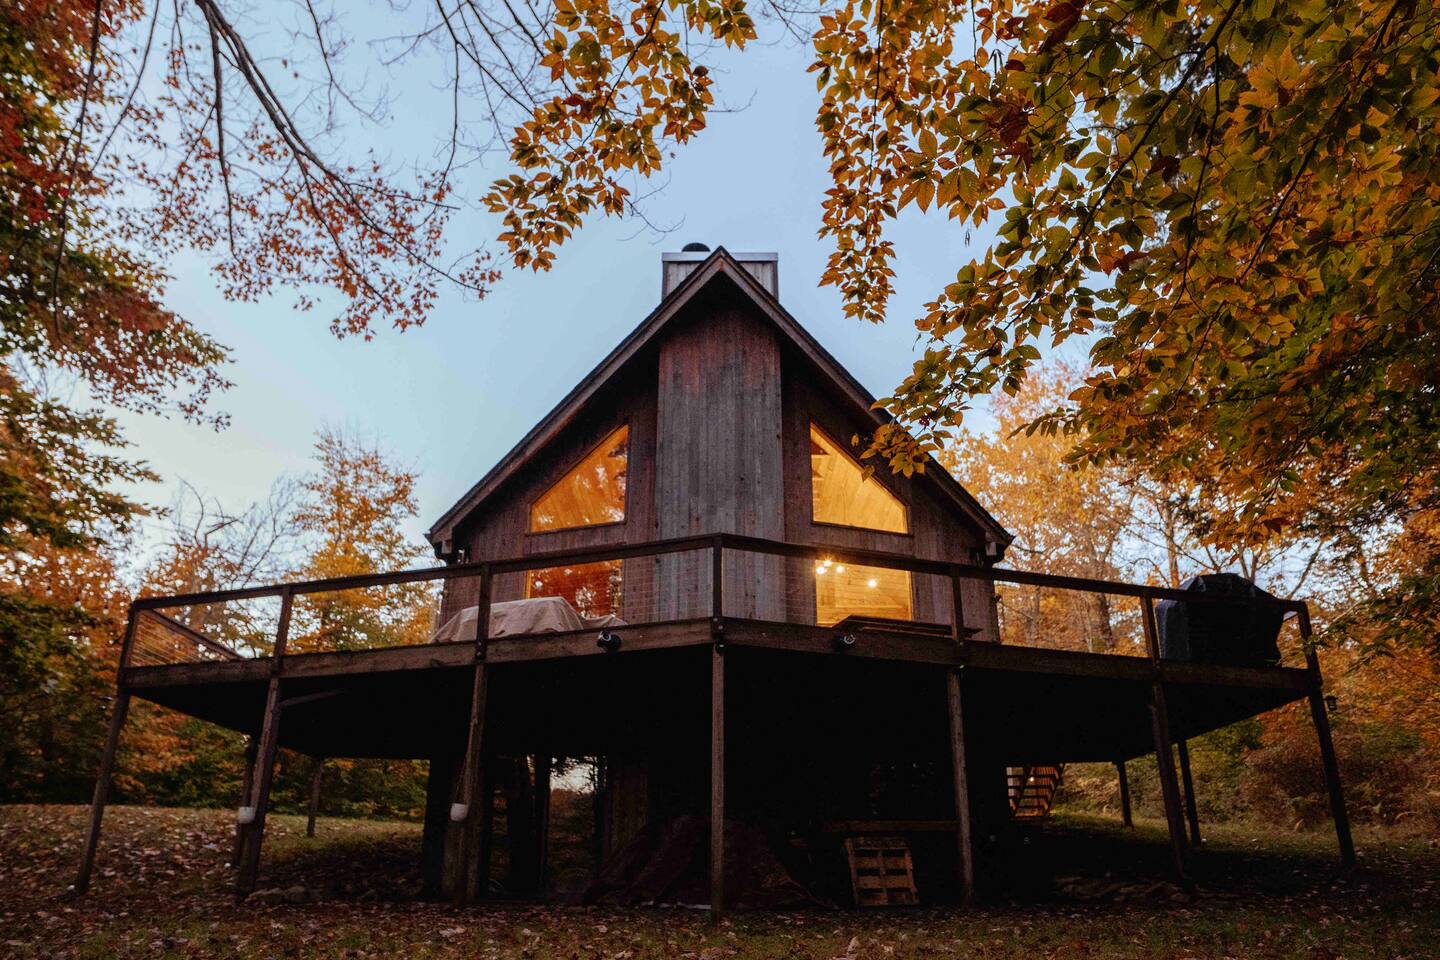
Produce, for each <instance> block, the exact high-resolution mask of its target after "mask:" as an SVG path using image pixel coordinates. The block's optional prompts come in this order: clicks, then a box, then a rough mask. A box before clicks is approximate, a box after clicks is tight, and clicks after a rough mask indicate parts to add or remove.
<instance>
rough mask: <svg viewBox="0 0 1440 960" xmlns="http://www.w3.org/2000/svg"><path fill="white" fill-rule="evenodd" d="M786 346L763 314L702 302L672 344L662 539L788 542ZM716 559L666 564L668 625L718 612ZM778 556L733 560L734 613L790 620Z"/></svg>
mask: <svg viewBox="0 0 1440 960" xmlns="http://www.w3.org/2000/svg"><path fill="white" fill-rule="evenodd" d="M780 394H781V383H780V344H779V342H778V339H777V337H776V334H775V331H774V330H773V329H772V328H771V327H770V326H769V325H768V324H766V323H765V322H764V321H763V320H762V319H761V318H760V317H758V316H756V315H755V314H754V312H753V310H752V309H751V308H748V307H747V306H745V305H743V304H741V303H736V302H734V301H733V300H730V299H728V298H724V297H719V298H716V299H715V300H701V301H700V302H698V303H697V304H696V305H695V309H694V310H693V312H692V313H691V314H690V315H689V316H686V317H682V318H680V319H679V320H677V321H676V323H675V326H673V327H672V328H671V329H670V330H669V331H667V335H666V337H665V338H664V340H663V341H662V343H661V344H660V356H659V391H658V399H657V424H658V429H657V438H658V439H657V446H656V463H655V516H656V521H657V532H658V534H659V536H660V538H662V539H664V538H668V537H683V536H693V535H696V534H707V533H737V534H744V535H747V536H756V537H768V538H772V539H780V538H782V537H783V536H784V532H785V520H784V514H783V510H784V505H783V502H782V498H783V492H784V479H783V472H782V468H781V451H780V433H781V428H780V424H781V399H780ZM710 562H711V560H710V557H708V556H702V555H684V556H678V557H662V558H659V562H658V564H657V569H658V571H659V575H660V580H659V584H660V595H659V600H660V611H659V612H660V616H661V617H662V618H667V619H668V618H670V617H692V616H708V615H709V614H710V605H711V604H710V599H711V591H710V584H711V572H710ZM781 566H782V564H781V563H780V561H779V560H778V559H777V558H772V557H757V556H750V555H741V556H734V557H731V558H730V559H729V560H728V561H727V563H726V569H725V583H724V588H725V590H724V593H725V606H726V609H725V613H726V614H727V615H729V616H741V617H772V618H776V619H779V618H780V616H781V614H782V613H783V602H784V593H783V585H782V582H781V578H780V577H779V572H780V569H781Z"/></svg>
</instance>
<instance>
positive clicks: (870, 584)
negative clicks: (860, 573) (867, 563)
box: [865, 577, 879, 590]
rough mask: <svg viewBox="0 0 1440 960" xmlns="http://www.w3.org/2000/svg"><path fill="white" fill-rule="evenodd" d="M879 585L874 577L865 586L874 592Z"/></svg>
mask: <svg viewBox="0 0 1440 960" xmlns="http://www.w3.org/2000/svg"><path fill="white" fill-rule="evenodd" d="M878 585H879V581H878V580H876V579H875V578H874V577H871V578H870V579H869V580H866V581H865V586H867V587H869V588H870V589H871V590H874V589H875V588H876V586H878Z"/></svg>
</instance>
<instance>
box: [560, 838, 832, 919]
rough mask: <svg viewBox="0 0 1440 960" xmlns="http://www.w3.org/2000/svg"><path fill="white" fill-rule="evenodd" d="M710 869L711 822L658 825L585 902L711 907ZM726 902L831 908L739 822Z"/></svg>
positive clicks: (610, 867)
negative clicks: (707, 904) (707, 905)
mask: <svg viewBox="0 0 1440 960" xmlns="http://www.w3.org/2000/svg"><path fill="white" fill-rule="evenodd" d="M709 863H710V822H709V821H708V820H707V819H705V818H704V817H697V816H682V817H674V818H672V819H670V820H666V821H664V822H662V823H658V824H656V823H652V824H650V825H649V826H648V827H646V828H645V829H644V830H642V831H640V833H639V834H638V835H637V836H636V837H635V839H634V840H631V841H630V842H629V843H628V844H626V845H625V846H624V847H623V848H621V849H620V850H619V851H617V852H616V853H615V855H614V856H613V857H611V858H610V861H609V862H608V863H607V864H605V867H604V868H603V869H602V870H601V871H600V873H599V875H598V876H596V877H595V880H594V882H593V883H592V884H591V885H590V889H589V890H588V891H587V892H586V894H585V900H586V902H588V903H602V904H611V905H616V906H638V905H642V904H655V903H659V904H688V905H700V904H706V903H709V902H710V892H709V876H710V873H709V869H710V868H709ZM725 902H726V903H727V904H730V905H731V906H736V907H763V908H768V909H785V908H793V907H813V906H828V904H826V903H825V901H823V900H821V899H819V898H817V897H816V896H815V895H814V894H812V893H811V892H810V890H809V889H807V888H806V886H805V885H804V884H802V883H800V882H799V881H798V880H796V879H795V876H794V874H793V873H792V872H791V871H790V870H789V869H787V868H786V866H785V864H783V863H782V862H781V858H780V855H779V852H778V851H777V849H776V848H775V846H774V845H772V844H771V842H770V840H769V838H768V837H767V836H766V835H765V832H764V831H762V830H759V829H757V828H755V827H753V826H751V825H749V824H746V823H741V822H740V821H737V820H726V821H725Z"/></svg>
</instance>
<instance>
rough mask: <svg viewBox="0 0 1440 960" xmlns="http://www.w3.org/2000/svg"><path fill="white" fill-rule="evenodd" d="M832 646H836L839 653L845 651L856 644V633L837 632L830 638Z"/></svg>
mask: <svg viewBox="0 0 1440 960" xmlns="http://www.w3.org/2000/svg"><path fill="white" fill-rule="evenodd" d="M830 646H832V647H834V648H835V651H836V652H837V653H844V652H845V651H846V650H849V649H850V648H851V647H853V646H855V634H853V633H837V634H835V636H833V637H831V638H830Z"/></svg>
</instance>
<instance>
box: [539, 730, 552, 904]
mask: <svg viewBox="0 0 1440 960" xmlns="http://www.w3.org/2000/svg"><path fill="white" fill-rule="evenodd" d="M550 766H551V764H550V758H549V757H541V756H537V757H536V758H535V843H536V846H537V847H538V848H539V849H538V850H536V852H535V861H536V863H535V888H536V890H537V891H538V892H540V893H544V892H545V880H546V877H545V873H546V867H547V866H548V865H549V862H550Z"/></svg>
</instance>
